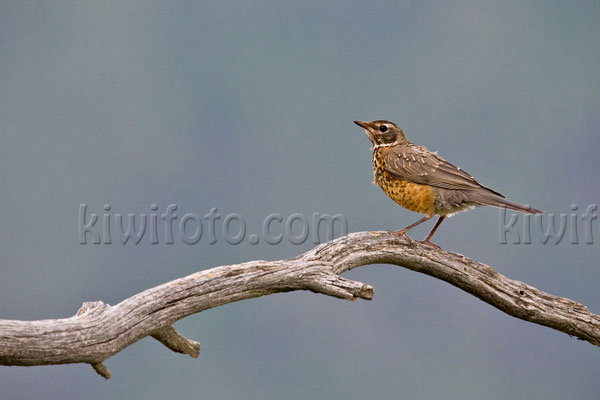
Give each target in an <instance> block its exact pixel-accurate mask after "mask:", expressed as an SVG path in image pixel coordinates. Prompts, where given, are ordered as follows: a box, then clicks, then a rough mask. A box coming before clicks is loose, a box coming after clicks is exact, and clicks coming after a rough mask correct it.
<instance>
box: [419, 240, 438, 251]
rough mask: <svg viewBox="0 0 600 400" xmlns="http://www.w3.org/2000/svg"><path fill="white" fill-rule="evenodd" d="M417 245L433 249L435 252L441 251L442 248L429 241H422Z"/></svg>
mask: <svg viewBox="0 0 600 400" xmlns="http://www.w3.org/2000/svg"><path fill="white" fill-rule="evenodd" d="M419 243H421V244H424V245H425V246H429V247H433V248H434V249H436V250H440V251H441V250H442V248H441V247H440V246H438V245H437V244H435V243H431V242H430V241H429V240H423V241H421V242H419Z"/></svg>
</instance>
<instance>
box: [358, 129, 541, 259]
mask: <svg viewBox="0 0 600 400" xmlns="http://www.w3.org/2000/svg"><path fill="white" fill-rule="evenodd" d="M354 123H355V124H356V125H358V126H360V127H361V128H363V129H364V130H365V133H366V134H367V137H368V138H369V140H370V141H371V143H372V144H373V176H374V181H373V183H376V184H378V185H379V186H380V187H381V188H382V189H383V191H384V192H385V194H387V195H388V196H389V197H390V198H391V199H392V200H394V201H395V202H396V203H398V204H400V205H401V206H402V207H404V208H406V209H408V210H411V211H415V212H418V213H421V214H425V216H424V217H423V218H421V219H420V220H418V221H417V222H415V223H414V224H410V225H408V226H407V227H405V228H403V229H401V230H400V231H398V232H395V233H397V234H398V235H401V236H405V237H406V232H407V231H408V230H409V229H412V228H414V227H415V226H417V225H419V224H421V223H423V222H425V221H428V220H430V219H431V218H432V217H433V216H434V215H436V214H437V215H439V216H440V217H439V219H438V220H437V222H436V223H435V225H434V227H433V229H432V230H431V232H429V235H427V238H426V239H425V240H424V241H423V242H421V243H424V244H429V245H431V246H433V247H436V248H439V246H437V245H436V244H434V243H431V237H432V236H433V234H434V233H435V231H436V230H437V228H438V227H439V226H440V224H441V223H442V221H443V220H444V218H446V217H448V216H450V215H452V214H454V213H457V212H459V211H465V210H469V209H472V208H473V207H475V206H494V207H501V208H506V209H509V210H515V211H519V212H522V213H527V214H540V213H542V211H540V210H536V209H534V208H531V207H527V206H523V205H520V204H517V203H513V202H512V201H508V200H506V198H505V197H504V196H503V195H501V194H500V193H498V192H496V191H494V190H492V189H490V188H487V187H485V186H483V185H481V184H480V183H479V182H477V181H476V180H475V178H473V177H472V176H471V175H469V174H468V173H466V172H465V171H463V170H462V169H460V168H459V167H457V166H455V165H452V164H450V163H449V162H448V161H446V160H444V159H443V158H442V157H440V156H438V155H437V154H436V153H432V152H430V151H429V150H427V149H426V148H425V147H423V146H417V145H415V144H414V143H412V142H411V141H409V140H408V139H407V138H406V137H405V136H404V132H402V129H400V128H398V126H397V125H396V124H394V123H392V122H389V121H384V120H377V121H369V122H363V121H354Z"/></svg>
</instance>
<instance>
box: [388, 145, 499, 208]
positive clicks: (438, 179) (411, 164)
mask: <svg viewBox="0 0 600 400" xmlns="http://www.w3.org/2000/svg"><path fill="white" fill-rule="evenodd" d="M386 150H387V151H386V153H385V155H384V162H385V169H386V171H387V172H388V173H390V174H392V175H394V176H396V177H398V178H400V179H404V180H407V181H409V182H413V183H419V184H422V185H430V186H434V187H438V188H442V189H455V190H468V189H481V188H483V189H486V190H489V191H491V192H492V193H494V194H497V195H499V196H502V195H501V194H500V193H498V192H496V191H493V190H491V189H489V188H486V187H484V186H482V185H481V184H479V182H477V181H476V180H475V178H473V177H472V176H471V175H470V174H468V173H466V172H465V171H463V170H462V169H460V168H459V167H457V166H455V165H453V164H450V163H449V162H448V161H446V160H444V159H443V158H442V157H440V156H438V155H437V154H435V153H432V152H430V151H428V150H427V149H426V148H424V147H421V146H415V145H411V146H399V147H396V146H393V147H389V148H387V149H386ZM502 197H504V196H502Z"/></svg>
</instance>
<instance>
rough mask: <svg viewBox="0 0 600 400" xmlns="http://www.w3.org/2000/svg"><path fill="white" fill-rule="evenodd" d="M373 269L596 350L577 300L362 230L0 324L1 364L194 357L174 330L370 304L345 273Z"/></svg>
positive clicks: (591, 323) (194, 348)
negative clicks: (129, 353) (311, 305)
mask: <svg viewBox="0 0 600 400" xmlns="http://www.w3.org/2000/svg"><path fill="white" fill-rule="evenodd" d="M367 264H395V265H399V266H402V267H405V268H408V269H411V270H413V271H417V272H421V273H424V274H427V275H431V276H433V277H436V278H439V279H441V280H444V281H446V282H448V283H450V284H452V285H454V286H456V287H458V288H460V289H462V290H464V291H466V292H468V293H471V294H472V295H474V296H476V297H478V298H480V299H481V300H483V301H485V302H487V303H489V304H491V305H492V306H494V307H496V308H498V309H500V310H502V311H504V312H505V313H507V314H509V315H512V316H514V317H517V318H520V319H523V320H525V321H530V322H534V323H537V324H540V325H545V326H547V327H550V328H553V329H556V330H558V331H561V332H564V333H567V334H569V335H571V336H576V337H578V338H580V339H582V340H586V341H588V342H590V343H592V344H594V345H596V346H600V316H598V315H595V314H592V313H590V312H589V310H588V309H587V308H586V307H585V306H583V305H582V304H579V303H577V302H575V301H573V300H569V299H566V298H562V297H557V296H553V295H550V294H547V293H544V292H542V291H540V290H538V289H536V288H534V287H531V286H529V285H527V284H525V283H523V282H519V281H515V280H511V279H508V278H506V277H505V276H503V275H501V274H499V273H497V272H496V271H495V270H494V269H493V268H491V267H489V266H487V265H485V264H481V263H478V262H475V261H472V260H469V259H468V258H466V257H464V256H462V255H460V254H456V253H451V252H446V251H439V250H436V249H433V248H431V247H426V246H423V245H421V244H419V243H417V242H413V241H410V242H409V241H407V240H406V239H403V238H400V237H398V236H396V235H393V234H390V233H388V232H357V233H352V234H349V235H347V236H344V237H341V238H338V239H336V240H333V241H331V242H328V243H324V244H321V245H319V246H317V247H315V248H313V249H312V250H309V251H307V252H306V253H304V254H301V255H299V256H296V257H293V258H290V259H287V260H281V261H251V262H247V263H244V264H238V265H229V266H222V267H216V268H212V269H209V270H205V271H200V272H196V273H194V274H192V275H189V276H186V277H184V278H180V279H176V280H174V281H171V282H167V283H165V284H162V285H160V286H156V287H154V288H152V289H148V290H146V291H144V292H141V293H139V294H136V295H134V296H132V297H130V298H128V299H125V300H123V301H122V302H121V303H119V304H117V305H115V306H109V305H107V304H104V303H103V302H101V301H98V302H87V303H84V304H83V305H82V307H81V308H80V309H79V311H78V312H77V314H76V315H74V316H73V317H71V318H65V319H51V320H40V321H14V320H0V365H23V366H31V365H48V364H65V363H89V364H90V365H91V366H92V367H93V368H94V370H95V371H96V372H97V373H98V374H100V375H101V376H103V377H104V378H106V379H108V378H110V371H109V370H108V369H107V368H106V366H105V365H104V364H103V361H104V360H106V359H108V358H109V357H111V356H112V355H113V354H115V353H117V352H119V351H121V350H123V349H124V348H125V347H127V346H129V345H131V344H132V343H135V342H137V341H138V340H140V339H142V338H143V337H145V336H152V337H153V338H154V339H156V340H158V341H159V342H161V343H162V344H164V345H165V346H166V347H168V348H169V349H171V350H173V351H175V352H178V353H183V354H188V355H190V356H191V357H198V354H199V352H200V345H199V344H198V343H197V342H195V341H193V340H189V339H186V338H184V337H183V336H181V335H180V334H179V333H177V332H176V331H175V329H174V328H173V327H172V324H173V323H174V322H175V321H177V320H179V319H181V318H184V317H186V316H188V315H191V314H194V313H198V312H201V311H203V310H207V309H209V308H213V307H217V306H220V305H223V304H227V303H232V302H235V301H239V300H244V299H250V298H254V297H259V296H265V295H268V294H271V293H278V292H287V291H292V290H310V291H313V292H315V293H322V294H326V295H329V296H333V297H338V298H341V299H347V300H355V299H357V298H361V299H365V300H370V299H372V298H373V288H372V287H371V286H369V285H367V284H364V283H361V282H356V281H352V280H349V279H346V278H343V277H341V276H340V274H342V273H344V272H346V271H349V270H351V269H353V268H356V267H359V266H361V265H367Z"/></svg>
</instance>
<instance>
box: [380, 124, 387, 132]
mask: <svg viewBox="0 0 600 400" xmlns="http://www.w3.org/2000/svg"><path fill="white" fill-rule="evenodd" d="M387 130H388V127H387V125H381V126H380V127H379V132H381V133H386V132H387Z"/></svg>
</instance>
